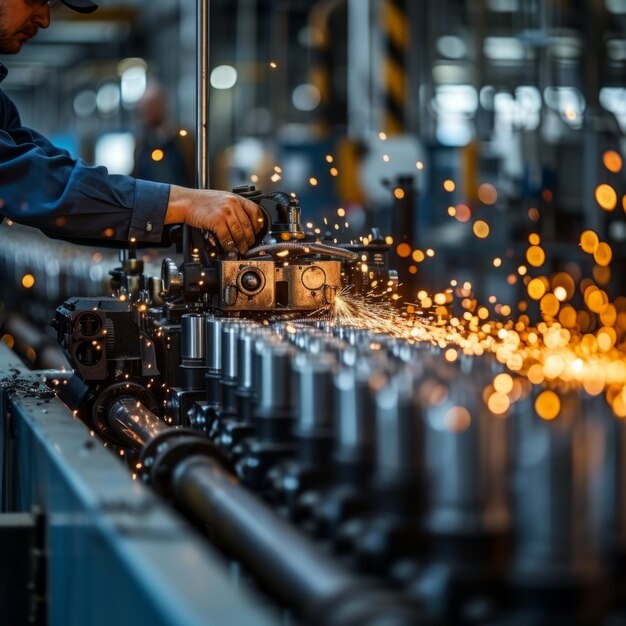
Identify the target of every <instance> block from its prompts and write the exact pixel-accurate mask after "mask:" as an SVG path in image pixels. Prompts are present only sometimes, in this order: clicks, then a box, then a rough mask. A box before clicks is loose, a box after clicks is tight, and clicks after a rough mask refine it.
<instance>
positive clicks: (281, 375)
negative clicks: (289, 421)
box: [254, 338, 296, 417]
mask: <svg viewBox="0 0 626 626" xmlns="http://www.w3.org/2000/svg"><path fill="white" fill-rule="evenodd" d="M293 354H294V352H293V349H292V348H290V347H289V346H288V345H287V344H284V343H280V342H278V343H277V342H275V341H269V340H268V339H267V338H265V339H261V340H258V341H257V342H256V344H255V357H254V371H255V381H256V385H257V406H256V415H257V416H258V417H268V416H271V415H273V414H275V413H276V412H284V411H286V412H288V413H289V414H293V411H294V408H295V402H296V401H295V398H294V394H293V375H292V372H291V359H292V357H293Z"/></svg>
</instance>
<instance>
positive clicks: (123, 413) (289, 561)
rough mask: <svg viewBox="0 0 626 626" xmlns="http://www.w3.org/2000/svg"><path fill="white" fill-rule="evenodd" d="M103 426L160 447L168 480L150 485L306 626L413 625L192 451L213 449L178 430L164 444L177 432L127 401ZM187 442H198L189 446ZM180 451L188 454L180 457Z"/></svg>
mask: <svg viewBox="0 0 626 626" xmlns="http://www.w3.org/2000/svg"><path fill="white" fill-rule="evenodd" d="M109 421H110V422H111V425H112V426H113V427H114V428H115V431H116V433H117V434H118V435H120V436H122V437H124V438H125V440H126V441H128V443H129V444H131V445H133V447H139V446H142V447H144V450H145V448H146V444H149V443H150V442H152V441H154V440H155V437H158V440H161V441H162V442H163V445H161V446H159V448H160V450H159V451H157V459H156V461H155V462H154V465H153V464H152V463H151V464H150V465H151V467H152V469H153V471H154V473H155V474H156V475H157V477H158V475H159V474H161V473H162V472H163V471H164V470H166V471H167V472H168V476H167V478H165V480H163V477H162V476H161V477H160V478H159V479H158V481H155V482H158V483H159V484H160V485H161V486H162V488H163V489H164V490H165V491H166V492H167V494H166V495H168V496H170V497H172V498H173V499H174V500H175V501H176V503H177V504H180V505H182V506H184V507H185V508H186V509H187V510H189V511H190V513H191V514H192V515H193V516H194V517H195V518H196V519H198V520H201V521H203V522H204V523H206V524H207V526H208V527H209V529H210V531H211V534H212V536H213V537H215V539H216V540H217V542H218V544H219V545H220V546H222V547H223V548H225V549H226V550H228V551H229V552H230V553H231V554H232V555H233V556H234V557H235V558H237V559H238V560H240V561H241V562H242V563H243V564H244V565H245V566H246V567H247V568H248V569H249V570H250V571H251V572H252V573H253V574H255V575H256V576H257V577H258V579H259V580H260V581H261V582H262V584H263V585H265V586H266V587H267V588H268V589H269V590H271V591H272V592H273V593H274V594H275V595H276V597H277V598H279V599H280V600H281V601H282V602H284V603H285V604H287V605H289V606H291V607H292V608H294V610H296V611H297V612H298V613H299V614H301V615H304V616H306V618H307V620H308V622H309V623H311V624H327V625H328V626H331V625H333V626H348V625H350V624H360V625H367V624H370V625H374V624H383V623H384V624H385V625H386V626H409V625H411V624H413V625H414V624H416V623H417V622H416V621H415V618H416V615H415V612H414V609H413V607H411V606H407V605H406V604H403V602H402V601H400V600H399V599H398V598H397V597H396V596H395V595H394V594H391V593H387V592H385V591H380V590H379V589H377V588H376V587H375V586H374V585H372V583H370V582H367V581H364V580H363V579H362V578H358V577H356V576H354V575H352V574H350V573H349V572H347V571H345V570H344V569H343V568H342V567H341V566H340V565H337V564H336V563H335V562H334V561H333V560H331V558H330V557H327V556H326V555H325V554H324V553H322V552H321V551H319V549H318V548H317V547H316V546H315V545H314V544H312V543H311V542H310V541H309V540H308V539H307V538H306V537H305V536H304V535H301V534H300V532H299V531H298V530H297V529H296V528H294V527H293V526H291V525H290V524H289V523H288V522H286V521H284V520H283V519H282V518H280V517H278V515H276V514H275V513H274V512H273V511H272V510H271V509H270V508H269V507H268V506H267V505H266V504H265V503H264V502H263V501H261V500H260V499H258V498H257V497H256V496H254V495H253V494H252V493H250V492H249V491H248V490H247V489H245V488H243V487H242V486H241V485H240V484H239V481H238V480H237V479H236V478H235V477H234V476H233V474H232V473H230V472H229V471H228V470H226V469H225V468H224V467H223V466H222V464H221V463H220V462H219V460H217V458H215V457H213V456H211V455H210V454H208V453H207V454H199V453H198V449H201V448H203V447H206V448H209V447H210V446H211V444H210V442H209V440H208V439H207V438H205V437H201V436H196V435H189V433H188V432H187V433H185V432H184V431H181V432H180V434H181V437H179V438H177V437H175V436H171V437H169V438H168V439H167V444H166V443H165V438H166V437H167V435H166V434H165V432H167V431H170V432H172V434H173V433H174V432H175V431H172V429H171V427H170V426H168V425H167V424H165V423H164V422H163V421H162V420H160V419H159V418H158V417H157V416H156V415H154V414H153V413H152V412H151V411H149V410H148V409H147V408H146V407H144V406H143V405H142V404H141V403H140V402H138V401H136V400H134V399H131V398H121V399H120V400H117V401H116V402H115V403H113V404H112V405H111V408H110V409H109ZM192 438H193V440H194V441H196V442H197V443H196V444H193V442H191V445H190V441H189V440H190V439H192ZM177 439H178V444H177ZM154 442H156V441H154ZM177 445H178V448H179V449H180V450H179V451H177ZM168 446H169V447H170V450H169V452H168V450H167V448H168ZM185 450H189V451H191V454H185V453H184V452H185ZM165 457H168V459H169V460H168V461H162V462H159V458H161V459H164V458H165Z"/></svg>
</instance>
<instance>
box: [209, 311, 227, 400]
mask: <svg viewBox="0 0 626 626" xmlns="http://www.w3.org/2000/svg"><path fill="white" fill-rule="evenodd" d="M222 324H223V320H222V319H221V318H218V317H214V316H212V315H211V316H209V315H208V316H207V317H206V333H205V339H206V363H207V372H206V387H207V402H209V403H210V404H212V405H215V406H218V405H220V404H221V402H222V390H221V385H220V381H221V376H222Z"/></svg>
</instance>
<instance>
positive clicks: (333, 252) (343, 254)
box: [246, 241, 359, 261]
mask: <svg viewBox="0 0 626 626" xmlns="http://www.w3.org/2000/svg"><path fill="white" fill-rule="evenodd" d="M285 251H288V252H289V254H290V255H293V256H305V255H308V254H321V255H324V256H330V257H338V258H340V259H344V260H346V261H356V260H358V258H359V255H358V253H357V252H352V251H350V250H345V249H344V248H340V247H339V246H330V245H328V244H325V243H319V242H310V243H305V242H302V241H283V242H279V243H272V244H267V245H262V246H256V247H255V248H250V250H248V252H247V253H246V258H250V257H254V256H257V255H260V254H269V255H271V256H276V255H278V254H279V253H281V252H285Z"/></svg>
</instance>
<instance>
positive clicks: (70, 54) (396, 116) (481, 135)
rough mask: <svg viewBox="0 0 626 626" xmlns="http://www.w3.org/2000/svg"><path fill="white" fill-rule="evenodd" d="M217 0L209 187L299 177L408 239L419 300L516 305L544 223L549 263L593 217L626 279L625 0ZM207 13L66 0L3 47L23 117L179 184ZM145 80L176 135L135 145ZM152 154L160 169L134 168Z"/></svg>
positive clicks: (315, 218) (329, 205) (406, 262)
mask: <svg viewBox="0 0 626 626" xmlns="http://www.w3.org/2000/svg"><path fill="white" fill-rule="evenodd" d="M212 5H213V6H212V14H213V15H212V20H211V42H210V56H211V61H210V62H211V75H210V81H211V86H212V89H211V103H210V107H211V112H210V124H211V127H210V154H211V164H210V167H211V180H210V184H211V186H213V187H215V188H220V189H229V188H232V187H234V186H235V185H238V184H242V183H245V182H254V183H255V184H257V186H259V187H260V188H262V189H271V188H280V189H283V190H286V191H288V192H295V193H296V194H297V195H298V197H299V198H300V201H301V203H302V206H303V207H304V211H305V216H306V218H307V219H308V220H310V221H311V222H313V223H314V224H315V226H316V227H319V228H321V229H322V230H324V229H328V228H330V229H332V228H333V227H335V224H337V225H338V226H339V233H338V234H339V236H340V237H341V238H342V240H345V241H347V240H350V239H352V238H357V237H358V236H360V235H362V234H363V233H364V232H366V229H367V228H369V227H372V226H377V227H379V228H380V229H381V231H382V232H383V234H384V235H391V236H392V237H395V240H396V243H399V242H400V241H401V240H404V239H406V240H407V243H409V244H410V246H411V247H410V248H402V249H400V253H401V254H402V257H401V261H400V265H401V267H400V268H399V269H400V271H401V274H402V276H401V278H402V279H403V283H405V284H406V285H407V286H409V285H410V287H411V288H410V289H407V293H406V298H407V299H408V300H411V299H415V296H414V295H413V291H414V289H413V287H417V288H425V289H427V290H429V291H437V290H441V289H443V288H444V286H445V285H447V284H448V283H449V281H450V280H451V279H456V280H457V281H458V282H459V283H462V282H464V281H467V280H469V281H471V282H473V283H474V284H475V287H476V290H477V295H478V296H480V297H482V298H483V299H486V298H487V297H488V296H489V295H492V294H495V295H497V297H498V299H499V300H506V299H508V300H510V301H513V300H514V299H516V298H518V297H519V295H520V293H519V291H520V289H519V287H520V285H519V281H518V284H517V286H512V285H510V284H507V281H506V278H507V276H508V275H509V274H511V272H512V273H513V274H516V273H517V271H516V270H517V268H518V266H519V265H520V264H522V263H523V260H524V249H525V246H526V244H527V237H528V234H529V233H532V232H535V233H537V234H538V235H539V237H540V238H541V241H542V245H544V246H545V249H546V251H549V254H548V258H549V260H550V261H549V262H550V263H551V264H552V267H551V269H552V270H554V271H555V270H556V269H559V267H560V266H559V264H561V265H562V264H563V263H564V262H566V261H567V260H568V259H569V260H571V256H570V247H571V246H574V247H575V246H577V245H578V243H579V235H580V232H582V231H583V230H585V229H592V230H594V231H595V232H596V233H597V234H598V235H599V237H600V239H601V240H602V241H607V242H609V243H611V244H615V245H614V246H613V253H614V255H615V257H616V258H615V259H614V262H613V264H612V270H613V279H614V280H616V279H617V281H618V282H620V278H621V270H620V257H621V256H622V255H621V254H620V249H621V245H622V243H623V242H624V240H626V227H625V226H624V221H623V219H622V218H621V216H622V215H623V207H622V206H621V205H622V202H621V197H622V195H623V194H622V191H623V188H622V187H623V183H622V174H621V167H619V166H620V165H621V161H620V159H621V157H620V153H621V152H620V151H621V150H622V147H623V141H622V133H623V125H624V124H626V109H625V108H624V107H625V105H624V97H623V96H624V92H623V89H624V73H625V72H626V52H625V49H626V48H625V46H626V44H625V39H624V19H625V15H626V5H625V4H624V3H623V2H621V0H610V1H608V0H607V1H606V2H599V1H598V2H596V1H593V0H588V1H582V0H581V1H580V2H530V1H528V2H526V1H523V0H483V1H481V2H471V3H470V2H462V1H456V0H445V1H443V2H436V3H430V2H427V1H424V2H418V3H412V2H403V1H402V0H397V1H395V2H394V1H392V0H389V1H385V2H383V1H378V2H375V1H369V0H354V1H352V2H351V1H350V0H344V1H339V0H338V1H330V0H329V1H328V2H314V3H311V2H308V1H302V2H298V1H297V0H292V1H287V0H285V1H280V0H276V1H267V2H264V1H263V0H258V1H256V0H249V1H243V0H242V1H241V2H236V3H232V2H225V1H224V2H220V1H219V0H217V1H215V2H213V3H212ZM195 12H196V8H195V4H194V3H193V2H183V1H182V0H181V1H176V2H174V1H172V0H168V1H165V0H162V1H156V0H155V2H151V3H149V5H147V4H145V3H142V2H140V1H139V0H137V1H131V0H128V1H126V2H111V1H107V0H104V2H102V3H101V8H100V10H99V11H98V12H97V13H96V14H95V15H92V16H87V17H85V16H82V17H81V16H79V15H78V14H75V13H72V12H71V11H68V10H66V8H65V7H63V6H55V7H53V10H52V20H53V25H52V27H51V28H49V29H48V30H46V31H42V32H41V33H40V34H39V36H38V37H37V38H36V39H35V40H34V41H32V42H30V43H29V44H28V46H26V47H25V49H24V50H23V51H22V53H21V54H20V55H18V56H16V57H15V58H7V59H5V62H6V64H7V65H8V67H9V69H10V73H9V77H8V78H7V80H6V81H5V82H4V84H3V88H4V89H5V90H6V91H7V93H8V94H9V95H10V96H11V97H12V98H13V99H14V100H15V101H16V103H17V104H18V107H19V109H20V111H21V114H22V117H23V120H24V122H25V124H27V125H31V126H33V127H34V128H37V129H38V130H40V131H41V132H43V133H44V134H47V135H48V136H49V137H51V138H52V139H53V140H54V141H55V142H56V143H57V144H58V145H60V146H63V147H65V148H67V149H68V150H69V151H70V152H71V153H72V154H73V155H76V156H80V157H82V158H85V159H86V160H87V161H88V162H93V163H98V164H104V165H107V166H108V167H109V169H110V171H111V172H119V173H132V172H134V173H135V174H137V175H138V176H139V177H144V178H159V177H161V178H162V179H164V180H165V179H167V180H168V182H169V181H172V180H173V181H176V180H180V178H175V177H176V176H179V175H180V171H176V167H178V169H179V170H181V169H183V165H181V164H180V163H179V164H177V165H172V163H171V161H172V160H173V159H174V158H179V157H173V156H171V155H172V154H174V153H176V152H178V151H179V150H180V149H181V147H180V144H181V143H182V142H183V140H186V142H187V143H193V138H194V137H195V132H196V131H195V126H196V95H195V94H196V75H197V71H196V50H195V28H196V25H195ZM173 51H175V53H173ZM152 82H155V83H158V84H159V85H160V86H161V87H162V89H163V90H164V93H165V107H166V109H167V110H166V112H165V114H166V115H167V116H168V120H167V128H168V130H167V132H171V134H172V137H170V138H168V141H169V142H170V143H169V144H164V145H167V146H169V147H170V149H169V150H168V149H165V150H164V151H163V150H160V149H159V148H158V147H157V148H155V150H156V151H154V150H152V151H150V152H149V156H146V155H145V154H144V156H143V157H138V151H139V150H140V149H144V150H145V149H146V146H144V145H143V140H142V138H141V137H142V132H143V131H142V118H141V114H140V113H139V112H138V110H137V109H138V107H137V104H138V102H139V101H140V100H141V99H142V96H143V95H144V91H145V89H146V86H147V85H148V84H149V83H152ZM42 93H45V94H46V97H45V98H43V97H41V94H42ZM163 132H165V131H163ZM179 132H180V133H181V134H183V135H184V134H187V137H186V138H183V137H180V136H178V137H177V136H175V135H176V134H178V133H179ZM155 145H156V144H155ZM162 147H163V146H162ZM186 150H187V152H188V151H189V146H187V148H186ZM183 151H184V149H183ZM605 155H608V156H605ZM138 158H140V159H142V163H143V164H144V166H145V165H146V161H151V164H150V163H148V165H151V167H147V168H146V167H144V168H143V169H140V170H137V169H136V165H135V161H136V160H137V159H138ZM606 159H608V160H609V161H610V163H609V166H608V167H607V165H606ZM184 168H185V172H186V175H187V176H190V177H191V176H194V172H193V165H191V164H189V162H187V163H186V164H185V165H184ZM190 170H191V171H190ZM173 177H174V178H173ZM600 183H606V184H608V185H610V186H611V188H612V189H613V190H614V192H615V194H616V195H617V197H618V200H617V201H616V202H614V203H612V204H611V192H610V191H609V198H608V203H609V204H610V208H611V210H604V211H603V210H602V209H601V208H600V206H599V204H598V200H597V194H596V189H597V187H598V185H599V184H600ZM616 205H618V206H617V209H615V210H613V209H614V208H615V206H616ZM604 208H605V209H607V208H608V207H607V206H605V207H604ZM338 211H339V213H338ZM324 220H325V221H324ZM477 220H480V222H481V224H482V222H485V223H486V224H487V225H488V231H487V232H489V235H488V236H485V234H484V232H485V231H484V229H483V231H480V226H479V237H480V238H478V237H477V236H476V235H475V233H474V231H473V229H472V225H473V224H474V223H475V222H476V221H477ZM346 222H347V223H348V224H349V225H350V226H349V230H348V229H347V228H346V227H345V223H346ZM2 228H3V231H2V236H3V238H6V237H7V234H6V229H7V225H6V224H5V225H4V226H3V227H2ZM32 236H33V237H35V236H37V235H35V234H33V235H32ZM65 250H66V249H65V248H64V253H63V255H61V256H60V257H59V258H64V254H66V252H65ZM427 251H428V254H431V255H432V254H436V260H435V259H434V257H430V256H426V252H427ZM67 254H68V255H70V257H71V256H73V255H76V254H85V252H82V253H81V252H78V251H73V250H72V251H70V250H69V249H67ZM9 255H10V253H9V252H8V251H7V252H6V253H5V255H4V256H9ZM98 258H100V257H98ZM494 259H499V261H498V260H497V261H496V264H497V263H501V264H500V265H498V266H497V268H494V265H493V263H494ZM577 260H578V259H577ZM518 261H519V262H518ZM581 263H583V265H585V263H584V261H581ZM592 265H593V264H592ZM22 269H24V272H23V274H20V272H21V271H22ZM560 269H562V267H561V268H560ZM588 269H589V271H591V269H592V267H591V266H590V267H589V268H588ZM33 271H35V269H34V268H33ZM52 271H55V270H54V269H53V270H52ZM91 271H92V274H95V273H97V270H94V269H93V268H92V270H91ZM25 274H32V272H31V271H29V267H28V263H26V264H25V265H23V266H22V265H20V266H19V268H18V269H17V270H16V272H15V289H17V291H18V292H21V293H19V295H20V297H22V296H24V295H26V294H25V292H24V291H23V290H24V289H31V290H33V293H35V292H37V289H38V287H39V286H41V285H39V283H40V281H39V280H37V277H35V278H36V280H35V283H34V286H32V287H27V286H24V285H22V280H21V279H22V277H23V276H24V275H25ZM616 274H617V275H616ZM102 275H103V276H105V277H106V275H107V273H106V271H105V272H103V273H102ZM478 276H480V277H481V280H480V281H476V280H475V279H476V277H478ZM511 280H512V279H509V282H511ZM5 286H8V283H5ZM522 287H523V286H522ZM522 292H523V288H522ZM11 293H13V290H11ZM13 297H14V296H13V295H11V296H5V298H8V301H9V302H10V301H11V298H13ZM53 300H54V298H53Z"/></svg>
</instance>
